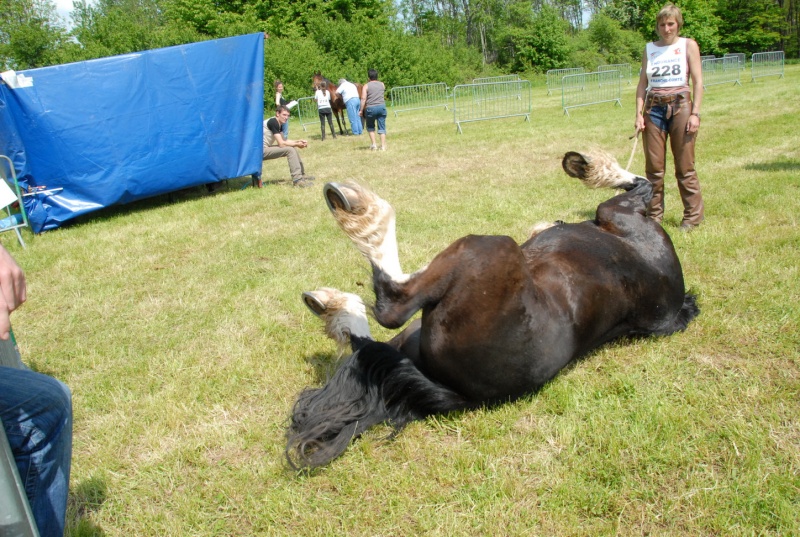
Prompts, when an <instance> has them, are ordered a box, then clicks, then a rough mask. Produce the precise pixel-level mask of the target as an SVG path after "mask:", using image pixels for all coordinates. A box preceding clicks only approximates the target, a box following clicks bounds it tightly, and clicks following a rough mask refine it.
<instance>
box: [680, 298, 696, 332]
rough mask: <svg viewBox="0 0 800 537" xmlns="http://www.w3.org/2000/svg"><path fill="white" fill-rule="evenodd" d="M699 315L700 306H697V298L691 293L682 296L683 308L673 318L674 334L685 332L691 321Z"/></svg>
mask: <svg viewBox="0 0 800 537" xmlns="http://www.w3.org/2000/svg"><path fill="white" fill-rule="evenodd" d="M698 315H700V306H698V305H697V296H696V295H694V294H693V293H686V294H685V295H683V306H681V310H680V311H679V312H678V316H677V317H675V332H682V331H684V330H686V327H687V326H689V323H690V322H692V319H694V318H695V317H697V316H698Z"/></svg>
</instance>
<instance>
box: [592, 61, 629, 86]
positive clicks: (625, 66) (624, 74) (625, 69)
mask: <svg viewBox="0 0 800 537" xmlns="http://www.w3.org/2000/svg"><path fill="white" fill-rule="evenodd" d="M601 71H619V78H620V80H627V81H628V84H630V83H631V74H632V73H631V64H629V63H610V64H608V65H598V66H597V72H598V73H599V72H601Z"/></svg>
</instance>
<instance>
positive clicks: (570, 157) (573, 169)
mask: <svg viewBox="0 0 800 537" xmlns="http://www.w3.org/2000/svg"><path fill="white" fill-rule="evenodd" d="M588 165H589V162H588V161H587V159H586V157H584V156H583V155H581V154H580V153H578V152H575V151H569V152H568V153H566V154H565V155H564V159H563V160H562V161H561V167H562V168H564V171H565V172H567V175H569V176H570V177H575V178H577V179H583V178H584V177H586V166H588Z"/></svg>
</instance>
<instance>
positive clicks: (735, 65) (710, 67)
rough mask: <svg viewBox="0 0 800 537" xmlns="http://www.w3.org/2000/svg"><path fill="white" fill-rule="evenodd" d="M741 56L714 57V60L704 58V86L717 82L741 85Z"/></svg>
mask: <svg viewBox="0 0 800 537" xmlns="http://www.w3.org/2000/svg"><path fill="white" fill-rule="evenodd" d="M741 72H742V70H741V69H740V68H739V58H736V57H728V58H714V59H713V60H703V87H704V88H705V87H707V86H713V85H715V84H731V83H732V84H734V85H738V86H741V85H742V83H741V82H740V81H739V74H740V73H741Z"/></svg>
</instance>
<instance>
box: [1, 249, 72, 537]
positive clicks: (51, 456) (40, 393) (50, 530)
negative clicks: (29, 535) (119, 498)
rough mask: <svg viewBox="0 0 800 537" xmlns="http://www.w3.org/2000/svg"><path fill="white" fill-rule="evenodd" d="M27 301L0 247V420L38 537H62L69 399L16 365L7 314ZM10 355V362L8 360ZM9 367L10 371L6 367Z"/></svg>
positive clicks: (17, 272) (58, 386)
mask: <svg viewBox="0 0 800 537" xmlns="http://www.w3.org/2000/svg"><path fill="white" fill-rule="evenodd" d="M26 298H27V290H26V285H25V274H24V273H23V272H22V269H21V268H20V267H19V265H17V263H16V261H14V258H12V257H11V254H9V253H8V252H7V251H6V250H5V248H3V247H2V246H0V347H2V349H0V354H2V356H3V361H2V363H3V364H4V365H2V366H0V419H2V421H3V429H4V432H5V435H6V438H8V443H9V446H10V447H11V453H12V454H13V456H14V462H15V463H16V465H17V470H18V472H19V475H20V478H21V481H22V484H23V487H24V488H25V495H26V496H27V497H28V503H29V504H30V507H31V512H32V514H33V518H34V520H35V522H36V526H37V528H38V530H39V535H41V536H42V537H56V536H57V537H63V535H64V527H65V521H66V514H67V494H68V492H69V473H70V466H71V462H72V394H71V393H70V390H69V388H67V386H66V385H65V384H64V383H62V382H61V381H59V380H56V379H54V378H53V377H49V376H47V375H43V374H41V373H36V372H34V371H31V370H30V369H27V368H26V367H25V366H23V365H22V363H21V362H20V361H19V355H18V353H17V351H16V345H15V344H14V341H13V335H12V332H11V321H10V314H11V312H12V311H14V310H15V309H17V308H18V307H19V306H20V305H22V303H23V302H25V300H26ZM9 355H16V360H8V356H9ZM8 365H13V366H14V367H8Z"/></svg>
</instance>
